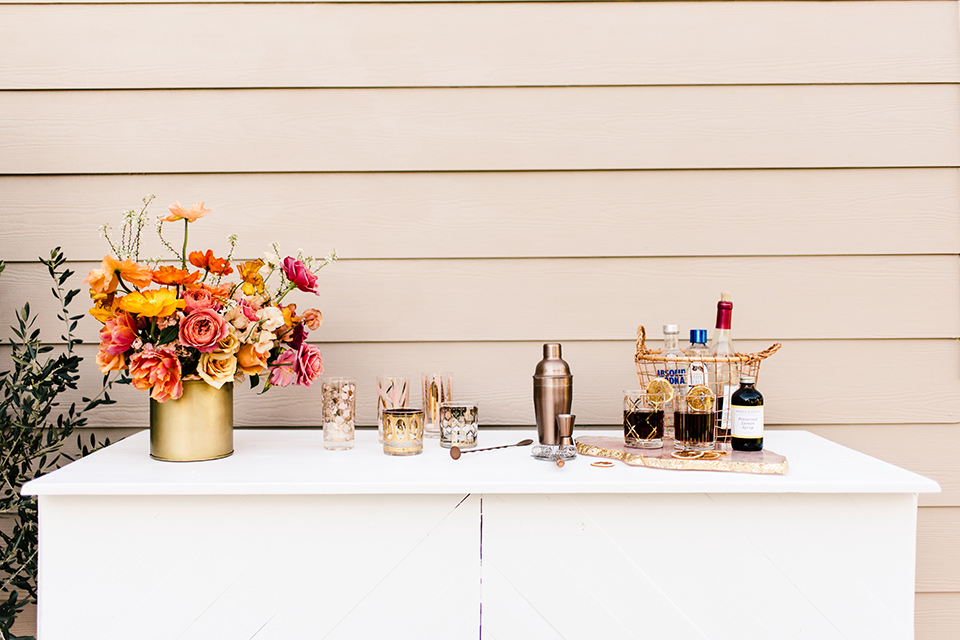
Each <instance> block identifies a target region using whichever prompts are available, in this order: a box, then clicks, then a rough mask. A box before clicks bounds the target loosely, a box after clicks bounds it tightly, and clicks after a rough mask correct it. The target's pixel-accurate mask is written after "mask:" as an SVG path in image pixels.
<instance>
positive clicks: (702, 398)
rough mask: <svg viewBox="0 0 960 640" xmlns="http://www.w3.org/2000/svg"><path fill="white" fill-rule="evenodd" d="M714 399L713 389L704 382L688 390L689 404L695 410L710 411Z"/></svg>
mask: <svg viewBox="0 0 960 640" xmlns="http://www.w3.org/2000/svg"><path fill="white" fill-rule="evenodd" d="M713 400H714V395H713V391H711V390H710V387H708V386H706V385H704V384H698V385H697V386H695V387H694V388H692V389H690V391H688V392H687V406H688V407H690V408H691V409H693V410H694V411H704V412H707V411H710V410H711V409H712V408H713Z"/></svg>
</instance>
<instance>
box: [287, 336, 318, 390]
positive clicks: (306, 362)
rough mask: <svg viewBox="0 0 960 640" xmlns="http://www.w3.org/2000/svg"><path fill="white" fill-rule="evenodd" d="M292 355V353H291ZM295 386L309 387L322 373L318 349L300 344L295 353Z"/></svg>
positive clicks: (310, 345)
mask: <svg viewBox="0 0 960 640" xmlns="http://www.w3.org/2000/svg"><path fill="white" fill-rule="evenodd" d="M291 353H292V352H291ZM296 371H297V384H298V385H301V386H304V387H309V386H310V385H311V384H313V381H314V380H316V379H317V377H318V376H319V375H320V374H321V373H323V358H321V357H320V349H318V348H317V347H315V346H314V345H312V344H306V343H304V344H301V345H300V349H299V350H298V351H297V367H296Z"/></svg>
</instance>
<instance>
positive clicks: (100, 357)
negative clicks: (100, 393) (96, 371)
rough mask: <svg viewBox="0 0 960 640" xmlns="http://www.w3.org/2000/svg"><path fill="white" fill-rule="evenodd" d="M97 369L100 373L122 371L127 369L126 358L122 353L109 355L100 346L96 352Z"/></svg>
mask: <svg viewBox="0 0 960 640" xmlns="http://www.w3.org/2000/svg"><path fill="white" fill-rule="evenodd" d="M97 367H99V368H100V373H110V372H111V371H123V370H124V369H126V368H127V358H126V356H124V355H123V354H122V353H116V354H111V353H110V352H109V351H107V349H105V348H104V346H103V345H102V344H101V345H100V349H99V350H98V351H97Z"/></svg>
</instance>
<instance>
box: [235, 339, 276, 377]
mask: <svg viewBox="0 0 960 640" xmlns="http://www.w3.org/2000/svg"><path fill="white" fill-rule="evenodd" d="M256 346H257V345H254V344H245V345H242V346H241V347H240V350H239V351H238V352H237V368H238V369H240V371H243V372H244V373H245V374H247V375H250V376H258V375H260V374H261V373H263V371H264V369H266V368H267V357H268V356H269V355H270V350H269V349H267V350H266V351H258V350H257V348H256Z"/></svg>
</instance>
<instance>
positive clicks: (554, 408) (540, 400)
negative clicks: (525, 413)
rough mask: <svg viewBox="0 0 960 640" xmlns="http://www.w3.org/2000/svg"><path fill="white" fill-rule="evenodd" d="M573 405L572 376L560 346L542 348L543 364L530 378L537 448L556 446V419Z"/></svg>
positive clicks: (558, 437) (557, 438)
mask: <svg viewBox="0 0 960 640" xmlns="http://www.w3.org/2000/svg"><path fill="white" fill-rule="evenodd" d="M572 405H573V375H572V374H571V373H570V365H568V364H567V363H566V362H565V361H564V360H563V358H561V357H560V344H559V343H557V342H548V343H546V344H545V345H543V360H541V361H540V362H538V363H537V369H536V371H535V372H534V374H533V409H534V411H535V412H536V416H537V436H538V437H539V438H540V444H545V445H559V444H560V433H559V431H558V429H557V416H558V415H560V414H563V413H570V408H571V407H572Z"/></svg>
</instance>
